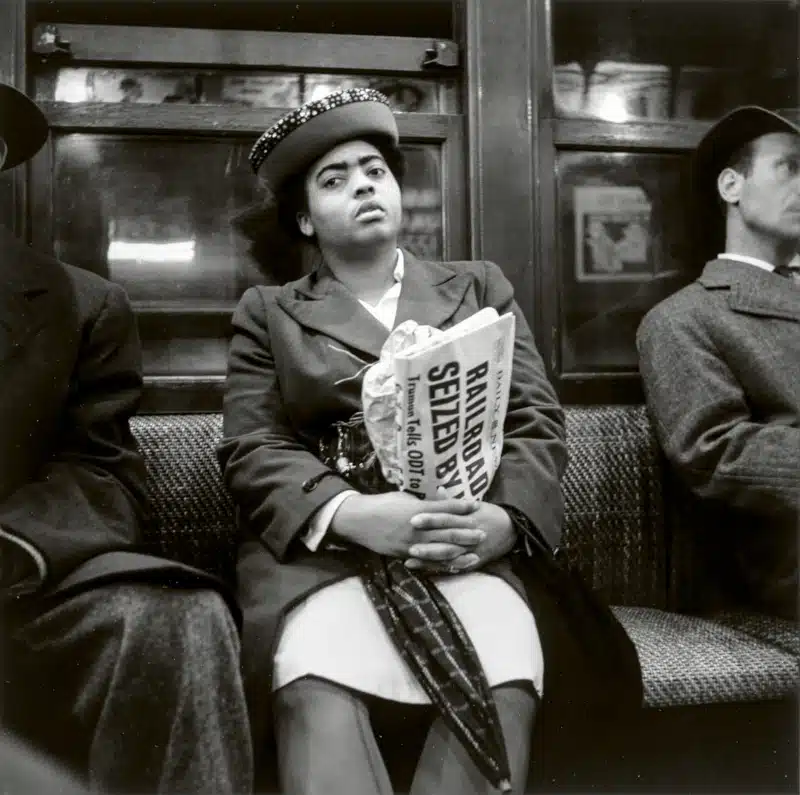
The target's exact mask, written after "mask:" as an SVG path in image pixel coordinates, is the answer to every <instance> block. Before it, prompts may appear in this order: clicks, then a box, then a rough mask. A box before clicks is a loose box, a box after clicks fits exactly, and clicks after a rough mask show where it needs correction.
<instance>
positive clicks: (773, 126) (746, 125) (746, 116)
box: [692, 105, 800, 257]
mask: <svg viewBox="0 0 800 795" xmlns="http://www.w3.org/2000/svg"><path fill="white" fill-rule="evenodd" d="M776 132H788V133H792V134H794V135H800V127H798V126H797V125H795V124H793V123H792V122H791V121H789V120H788V119H786V118H784V117H783V116H781V115H779V114H778V113H775V112H773V111H771V110H767V109H766V108H762V107H760V106H758V105H744V106H742V107H739V108H735V109H734V110H732V111H730V113H727V114H726V115H725V116H723V117H722V118H721V119H719V121H717V122H716V123H715V124H714V125H712V127H711V128H710V129H709V130H708V132H706V134H705V135H704V136H703V138H702V139H701V141H700V143H699V144H698V145H697V149H695V152H694V157H693V159H692V184H693V189H694V202H695V208H696V211H695V224H696V227H697V233H698V235H699V242H700V244H701V246H702V248H703V254H704V255H705V256H706V257H713V256H715V255H716V254H717V253H718V252H719V251H721V250H722V248H721V247H724V245H725V218H724V213H722V211H721V210H720V208H719V197H718V193H717V178H718V177H719V174H720V172H721V171H722V170H723V169H724V168H725V167H726V166H727V164H728V162H729V161H730V158H731V157H732V156H733V155H734V154H735V153H736V151H737V150H739V149H740V148H741V147H743V146H744V145H745V144H747V143H749V142H750V141H754V140H755V139H756V138H760V137H761V136H762V135H768V134H769V133H776Z"/></svg>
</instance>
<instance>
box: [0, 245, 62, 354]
mask: <svg viewBox="0 0 800 795" xmlns="http://www.w3.org/2000/svg"><path fill="white" fill-rule="evenodd" d="M45 267H46V266H45V264H44V263H43V262H42V258H41V257H40V256H39V255H38V254H36V253H35V252H34V251H32V250H31V249H28V248H27V247H26V246H23V245H22V244H21V243H19V242H17V241H16V240H15V239H14V238H13V237H12V236H11V235H10V234H9V233H7V232H6V231H5V230H1V231H0V283H2V290H0V362H2V361H5V360H6V359H8V358H10V357H11V356H12V355H13V354H14V353H16V352H17V351H19V350H20V349H21V348H22V346H23V345H24V344H25V342H26V341H27V339H28V338H29V337H30V336H31V334H33V332H35V331H37V330H38V329H39V328H41V327H42V326H43V325H45V324H46V323H48V322H51V321H53V320H54V319H55V318H53V317H52V316H51V314H50V313H48V312H40V311H39V309H40V308H41V307H43V306H44V305H45V304H46V298H47V295H48V292H49V290H50V283H49V282H50V279H49V278H48V276H49V274H48V272H47V271H46V270H45Z"/></svg>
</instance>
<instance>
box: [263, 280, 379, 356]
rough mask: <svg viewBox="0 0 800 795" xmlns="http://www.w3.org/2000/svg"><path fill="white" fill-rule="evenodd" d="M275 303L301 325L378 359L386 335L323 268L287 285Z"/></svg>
mask: <svg viewBox="0 0 800 795" xmlns="http://www.w3.org/2000/svg"><path fill="white" fill-rule="evenodd" d="M277 300H278V304H279V305H280V306H281V307H282V308H283V310H284V311H285V312H287V313H288V314H289V315H291V316H292V317H293V318H294V319H295V320H296V321H297V322H298V323H300V325H302V326H305V327H306V328H309V329H312V330H314V331H318V332H320V333H322V334H325V335H326V336H328V337H332V338H333V339H336V340H338V341H339V342H341V343H343V344H344V345H346V346H348V347H350V348H353V349H354V350H357V351H360V352H361V353H366V354H369V355H370V356H371V357H372V358H374V359H377V358H379V357H380V355H381V347H382V346H383V343H384V342H385V341H386V338H387V337H388V336H389V332H388V331H387V330H386V328H385V327H384V326H383V325H382V324H381V323H379V322H378V321H377V320H376V319H375V318H374V317H373V316H372V315H371V314H370V313H369V312H368V311H367V310H366V309H364V307H363V306H361V304H360V303H359V302H358V299H356V298H355V296H353V295H352V293H350V292H349V291H348V290H347V288H345V287H344V286H343V285H342V284H340V283H339V282H338V281H336V279H334V278H333V276H332V275H331V274H330V273H329V272H328V270H327V269H326V268H325V266H322V268H320V269H319V270H318V271H317V272H315V273H313V274H311V275H310V276H306V277H304V278H303V279H300V280H299V281H297V282H293V283H292V284H287V285H286V286H285V287H284V288H283V289H282V290H281V292H280V293H279V294H278V299H277Z"/></svg>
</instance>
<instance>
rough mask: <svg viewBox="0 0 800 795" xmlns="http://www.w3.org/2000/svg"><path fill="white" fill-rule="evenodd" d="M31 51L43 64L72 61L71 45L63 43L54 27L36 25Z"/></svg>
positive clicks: (66, 42)
mask: <svg viewBox="0 0 800 795" xmlns="http://www.w3.org/2000/svg"><path fill="white" fill-rule="evenodd" d="M32 49H33V51H34V52H35V53H36V54H37V55H38V56H39V57H40V58H41V60H42V62H43V63H49V62H51V61H69V60H71V59H72V43H71V42H68V41H64V39H62V38H61V34H60V33H59V32H58V28H57V27H56V26H55V25H37V26H36V28H35V29H34V31H33V47H32Z"/></svg>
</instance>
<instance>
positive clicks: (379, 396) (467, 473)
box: [361, 308, 515, 499]
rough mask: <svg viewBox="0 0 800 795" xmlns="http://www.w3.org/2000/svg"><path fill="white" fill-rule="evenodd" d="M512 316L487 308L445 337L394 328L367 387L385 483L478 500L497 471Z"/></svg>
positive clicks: (410, 326)
mask: <svg viewBox="0 0 800 795" xmlns="http://www.w3.org/2000/svg"><path fill="white" fill-rule="evenodd" d="M514 330H515V325H514V315H513V314H511V313H510V312H509V313H506V314H505V315H502V316H500V315H498V313H497V312H496V310H494V309H491V308H487V309H482V310H481V311H480V312H478V313H476V314H474V315H472V316H471V317H468V318H467V319H466V320H463V321H462V322H461V323H458V324H457V325H455V326H453V327H451V328H449V329H447V330H446V331H441V330H439V329H436V328H432V327H430V326H423V325H419V324H417V323H416V322H414V321H413V320H409V321H406V322H405V323H401V324H400V325H399V326H398V327H397V328H396V329H394V330H393V331H392V333H391V334H390V335H389V338H388V339H387V340H386V343H385V344H384V346H383V349H382V351H381V357H380V359H379V360H378V361H377V362H376V363H375V364H373V365H371V366H370V367H369V368H368V369H367V371H366V373H365V375H364V381H363V386H362V392H361V396H362V405H363V411H364V424H365V427H366V429H367V434H368V435H369V438H370V441H371V442H372V446H373V448H374V449H375V453H376V455H377V457H378V461H379V462H380V465H381V469H382V471H383V476H384V477H385V478H386V480H387V481H389V483H392V484H394V485H397V486H399V487H400V488H401V489H402V490H403V491H407V492H409V493H411V494H414V495H416V496H418V497H421V498H426V499H431V498H434V497H435V496H436V495H437V490H438V488H439V487H440V486H441V487H443V488H444V490H445V492H446V493H447V496H449V497H470V496H471V497H473V498H475V499H481V498H482V497H483V496H484V495H485V494H486V492H487V490H488V489H489V486H490V484H491V482H492V478H493V477H494V473H495V472H496V471H497V467H498V466H499V464H500V455H501V453H502V450H503V424H504V422H505V416H506V410H507V408H508V395H509V390H510V387H511V367H512V359H513V354H514Z"/></svg>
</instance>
